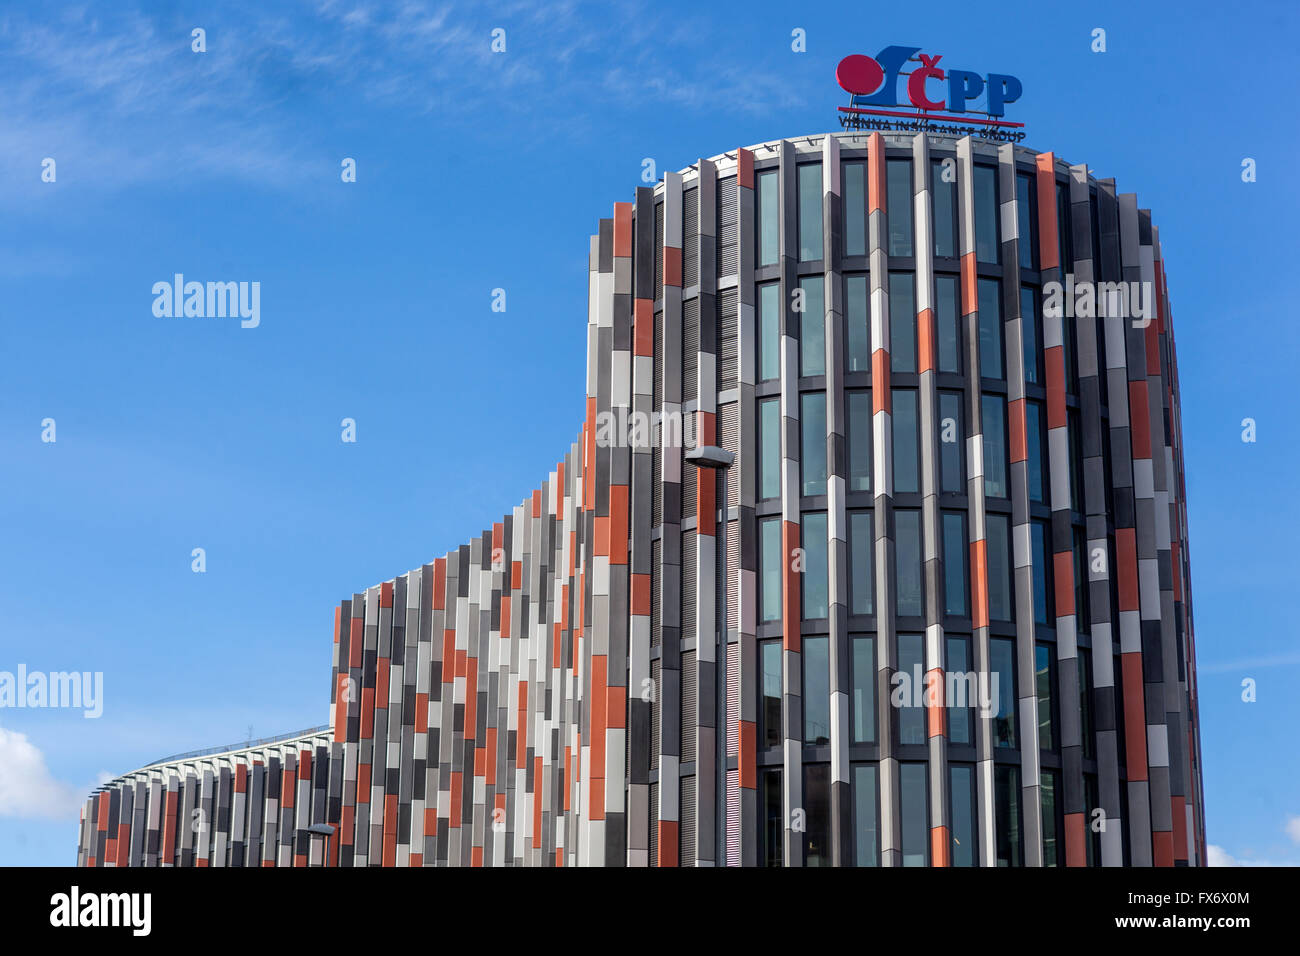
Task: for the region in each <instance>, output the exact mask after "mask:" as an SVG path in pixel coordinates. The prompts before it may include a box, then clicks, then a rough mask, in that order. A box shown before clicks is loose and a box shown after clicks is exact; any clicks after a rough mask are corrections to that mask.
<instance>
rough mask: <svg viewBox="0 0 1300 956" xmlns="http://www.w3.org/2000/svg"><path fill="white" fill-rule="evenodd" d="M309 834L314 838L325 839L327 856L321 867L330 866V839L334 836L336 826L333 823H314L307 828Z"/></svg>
mask: <svg viewBox="0 0 1300 956" xmlns="http://www.w3.org/2000/svg"><path fill="white" fill-rule="evenodd" d="M307 832H308V833H310V834H311V835H312V836H314V837H317V836H323V837H324V838H325V856H324V858H323V859H322V861H321V866H329V865H330V837H332V836H334V824H332V823H313V824H312V825H311V826H309V827H308V828H307Z"/></svg>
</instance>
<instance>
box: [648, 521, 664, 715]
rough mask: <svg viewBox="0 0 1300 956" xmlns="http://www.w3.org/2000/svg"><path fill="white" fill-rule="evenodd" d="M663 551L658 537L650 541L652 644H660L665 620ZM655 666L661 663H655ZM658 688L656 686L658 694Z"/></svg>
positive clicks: (654, 645)
mask: <svg viewBox="0 0 1300 956" xmlns="http://www.w3.org/2000/svg"><path fill="white" fill-rule="evenodd" d="M661 552H662V547H661V544H660V542H659V541H658V540H657V539H656V540H654V541H651V542H650V646H651V647H658V646H659V630H660V624H661V622H662V620H663V613H662V610H661V607H660V605H661V604H662V598H660V596H659V580H660V578H659V558H660V554H661ZM654 666H655V667H658V666H659V664H658V663H655V665H654ZM657 693H658V689H657V688H656V694H657Z"/></svg>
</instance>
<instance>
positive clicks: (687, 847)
mask: <svg viewBox="0 0 1300 956" xmlns="http://www.w3.org/2000/svg"><path fill="white" fill-rule="evenodd" d="M681 792H682V809H681V818H682V823H681V830H679V831H678V833H679V835H680V840H679V842H678V847H679V851H678V852H679V853H680V854H681V856H680V858H679V860H678V862H679V863H680V864H681V865H682V866H694V865H695V778H694V777H682V791H681Z"/></svg>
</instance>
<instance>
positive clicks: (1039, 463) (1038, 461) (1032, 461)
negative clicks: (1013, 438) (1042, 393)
mask: <svg viewBox="0 0 1300 956" xmlns="http://www.w3.org/2000/svg"><path fill="white" fill-rule="evenodd" d="M1025 444H1026V445H1027V446H1028V447H1027V448H1026V449H1025V450H1026V453H1027V457H1028V461H1027V462H1026V463H1025V471H1026V477H1027V478H1028V484H1029V500H1030V501H1037V502H1040V503H1041V502H1042V501H1043V500H1044V498H1043V496H1044V492H1045V490H1046V489H1045V486H1044V482H1043V478H1044V477H1045V474H1044V472H1045V469H1044V468H1043V447H1044V446H1043V406H1042V405H1041V404H1040V403H1038V402H1031V401H1026V402H1025Z"/></svg>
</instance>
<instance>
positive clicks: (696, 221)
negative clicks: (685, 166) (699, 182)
mask: <svg viewBox="0 0 1300 956" xmlns="http://www.w3.org/2000/svg"><path fill="white" fill-rule="evenodd" d="M699 284H700V191H699V189H698V188H696V187H692V188H691V189H687V190H684V191H683V192H682V288H684V289H689V288H690V287H691V286H693V285H699Z"/></svg>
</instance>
